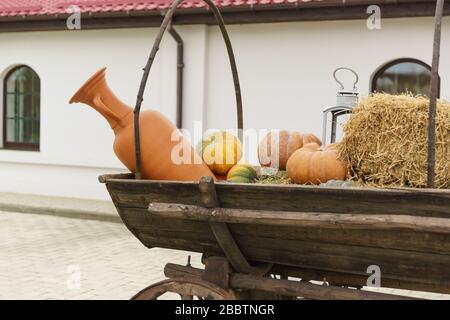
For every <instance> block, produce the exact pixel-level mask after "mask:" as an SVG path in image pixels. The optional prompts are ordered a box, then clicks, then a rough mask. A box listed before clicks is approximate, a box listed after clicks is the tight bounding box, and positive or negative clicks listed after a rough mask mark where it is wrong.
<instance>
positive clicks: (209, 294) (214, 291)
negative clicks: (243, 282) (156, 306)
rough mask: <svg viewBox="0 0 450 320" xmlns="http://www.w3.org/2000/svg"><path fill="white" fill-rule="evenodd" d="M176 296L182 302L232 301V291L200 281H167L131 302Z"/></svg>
mask: <svg viewBox="0 0 450 320" xmlns="http://www.w3.org/2000/svg"><path fill="white" fill-rule="evenodd" d="M168 292H172V293H176V294H178V295H179V296H180V297H181V299H182V300H193V299H194V297H196V298H197V299H199V300H234V299H236V297H235V295H234V294H233V292H232V291H227V290H225V289H222V288H220V287H218V286H216V285H214V284H212V283H209V282H206V281H202V280H182V279H178V280H177V279H168V280H163V281H161V282H157V283H155V284H152V285H150V286H148V287H147V288H145V289H144V290H142V291H141V292H139V293H138V294H136V295H135V296H134V297H133V298H131V300H157V299H158V298H159V297H160V296H162V295H163V294H165V293H168Z"/></svg>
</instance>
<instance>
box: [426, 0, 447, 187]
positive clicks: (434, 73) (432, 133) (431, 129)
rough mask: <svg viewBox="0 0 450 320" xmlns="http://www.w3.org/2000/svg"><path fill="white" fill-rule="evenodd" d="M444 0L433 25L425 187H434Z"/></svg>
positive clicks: (439, 4)
mask: <svg viewBox="0 0 450 320" xmlns="http://www.w3.org/2000/svg"><path fill="white" fill-rule="evenodd" d="M443 11H444V0H437V2H436V15H435V26H434V42H433V62H432V66H431V85H430V108H429V111H428V167H427V169H428V176H427V187H428V188H434V187H435V185H434V182H435V181H434V180H435V174H436V173H435V162H436V154H435V152H436V104H437V97H438V85H439V58H440V49H441V29H442V15H443Z"/></svg>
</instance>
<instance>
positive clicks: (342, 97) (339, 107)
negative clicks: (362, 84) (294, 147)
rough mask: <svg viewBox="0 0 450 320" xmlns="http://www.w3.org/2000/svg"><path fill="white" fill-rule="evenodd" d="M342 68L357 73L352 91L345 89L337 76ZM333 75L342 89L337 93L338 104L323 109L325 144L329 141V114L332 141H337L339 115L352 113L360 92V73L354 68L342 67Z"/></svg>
mask: <svg viewBox="0 0 450 320" xmlns="http://www.w3.org/2000/svg"><path fill="white" fill-rule="evenodd" d="M341 70H347V71H350V72H352V73H353V74H354V75H355V82H354V83H353V89H352V90H351V91H349V90H345V87H344V85H343V83H342V82H341V81H339V79H338V78H337V76H336V74H337V72H338V71H341ZM333 77H334V80H336V82H337V83H338V84H339V85H340V90H339V91H338V93H337V98H336V106H332V107H329V108H326V109H325V110H323V128H322V141H323V144H324V145H325V144H326V141H327V127H328V114H330V115H331V136H330V143H334V142H335V141H336V127H337V119H338V117H339V116H342V115H345V114H348V113H351V112H352V109H353V107H355V106H356V105H357V104H358V96H359V93H358V88H357V87H356V85H357V83H358V81H359V76H358V74H357V73H356V72H355V71H354V70H353V69H350V68H345V67H341V68H337V69H336V70H334V72H333Z"/></svg>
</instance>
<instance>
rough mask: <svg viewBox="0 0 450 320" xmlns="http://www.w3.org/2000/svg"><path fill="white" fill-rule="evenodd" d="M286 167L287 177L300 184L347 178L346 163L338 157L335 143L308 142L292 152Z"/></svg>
mask: <svg viewBox="0 0 450 320" xmlns="http://www.w3.org/2000/svg"><path fill="white" fill-rule="evenodd" d="M286 168H287V170H286V171H287V175H288V176H289V178H290V179H291V180H292V181H293V182H295V183H301V184H320V183H325V182H327V181H329V180H345V179H346V178H347V164H346V163H345V162H344V161H342V160H340V159H339V157H338V153H337V150H336V144H331V145H329V146H327V147H321V146H319V145H318V144H317V143H309V144H307V145H305V146H304V147H303V148H301V149H299V150H297V151H295V152H294V154H293V155H292V156H291V157H290V158H289V160H288V162H287V165H286Z"/></svg>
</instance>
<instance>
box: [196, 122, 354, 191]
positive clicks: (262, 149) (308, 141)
mask: <svg viewBox="0 0 450 320" xmlns="http://www.w3.org/2000/svg"><path fill="white" fill-rule="evenodd" d="M336 146H337V145H336V144H331V145H329V146H327V147H323V146H322V142H321V141H320V139H319V138H317V137H316V136H315V135H313V134H302V133H300V132H298V131H287V130H280V131H278V130H273V131H270V132H269V133H268V134H267V135H266V136H265V137H264V138H263V139H262V140H261V142H260V143H259V146H258V159H259V163H260V165H261V167H259V166H252V165H250V164H248V163H247V162H245V161H242V159H241V158H242V144H241V142H240V141H239V139H238V138H237V137H236V136H235V135H233V134H231V133H229V132H217V133H214V134H211V135H208V136H207V137H206V138H204V139H203V140H202V141H201V142H200V143H199V145H198V146H197V152H198V153H199V154H201V156H202V158H203V161H204V162H205V163H206V164H207V165H208V167H209V168H210V169H211V170H212V171H213V173H214V174H215V175H216V177H217V178H218V179H219V180H227V181H230V182H234V183H254V182H261V181H262V180H261V176H262V173H261V171H263V172H272V173H271V174H269V176H270V175H273V176H275V175H278V176H279V177H281V179H284V180H283V181H288V182H289V183H298V184H317V185H318V184H322V183H326V182H328V181H336V180H338V181H339V180H346V178H347V173H348V166H347V164H346V162H345V161H342V160H341V159H340V158H339V156H338V151H337V149H336ZM264 168H273V170H265V169H264ZM280 173H281V175H280ZM270 181H273V183H277V181H276V179H272V180H270ZM284 183H285V182H284Z"/></svg>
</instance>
